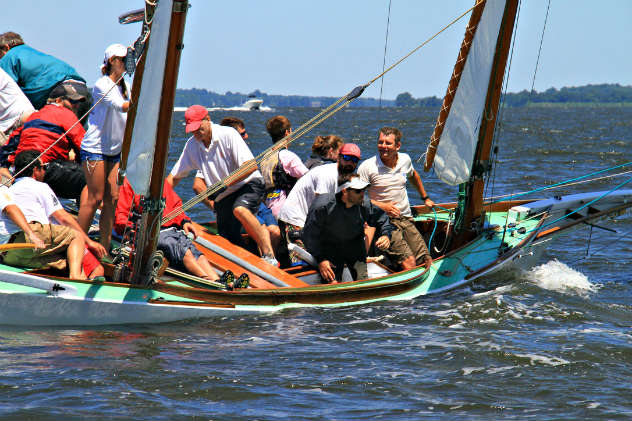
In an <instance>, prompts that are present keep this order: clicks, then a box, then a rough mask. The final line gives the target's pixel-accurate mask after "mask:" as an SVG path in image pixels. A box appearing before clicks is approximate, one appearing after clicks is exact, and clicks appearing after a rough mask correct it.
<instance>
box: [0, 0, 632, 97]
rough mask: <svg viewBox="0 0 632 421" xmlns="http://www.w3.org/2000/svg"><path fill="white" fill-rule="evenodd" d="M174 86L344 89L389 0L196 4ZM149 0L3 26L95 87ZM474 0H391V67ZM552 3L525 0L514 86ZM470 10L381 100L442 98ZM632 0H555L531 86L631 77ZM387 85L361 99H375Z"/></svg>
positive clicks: (73, 6) (84, 6) (17, 6)
mask: <svg viewBox="0 0 632 421" xmlns="http://www.w3.org/2000/svg"><path fill="white" fill-rule="evenodd" d="M190 3H191V5H192V7H191V9H190V10H189V15H188V17H187V28H186V33H185V38H184V44H185V49H184V51H183V55H182V63H181V70H180V75H179V81H178V86H179V87H180V88H193V87H196V88H203V89H208V90H212V91H215V92H220V93H223V92H226V91H232V92H242V93H249V92H251V91H253V90H255V89H259V90H261V91H262V92H266V93H269V94H284V95H313V96H316V95H323V96H342V95H344V94H345V93H346V92H348V91H349V90H350V89H351V88H353V87H354V86H356V85H358V84H362V83H366V82H367V81H368V80H370V79H372V78H373V77H374V76H376V75H377V74H379V73H380V72H381V69H382V60H383V53H384V38H385V31H386V20H387V11H388V0H380V1H377V0H336V1H333V0H319V1H317V2H316V1H312V2H307V1H296V0H294V1H290V0H280V1H275V0H271V1H265V2H263V1H255V0H231V1H224V2H211V1H208V0H191V1H190ZM143 4H144V3H143V2H142V1H138V0H135V1H131V0H108V1H105V2H96V1H88V0H64V1H50V0H21V1H20V2H13V3H12V5H11V7H10V8H3V11H2V17H0V23H1V25H0V30H2V32H4V31H6V30H11V31H15V32H18V33H20V34H21V35H22V36H23V38H24V39H25V42H26V43H27V44H30V45H31V46H33V47H35V48H37V49H39V50H41V51H44V52H47V53H49V54H52V55H55V56H57V57H59V58H62V59H64V60H66V61H67V62H68V63H70V64H71V65H73V66H74V67H75V68H76V69H77V70H78V71H79V72H80V74H82V75H84V77H86V79H87V80H88V84H89V85H92V84H93V83H94V81H95V80H96V79H97V78H98V77H99V75H100V73H99V65H100V63H101V60H102V57H103V51H104V49H105V47H107V45H109V44H110V43H113V42H120V43H123V44H126V45H128V44H131V43H132V42H133V41H134V40H135V39H136V37H137V36H138V32H139V30H140V25H139V24H133V25H125V26H123V25H119V24H118V20H117V18H118V16H119V15H120V14H121V13H123V12H125V11H128V10H132V9H138V8H141V7H143ZM473 4H474V1H473V0H467V1H465V0H432V1H431V0H392V6H391V18H390V29H389V46H388V51H387V66H388V63H392V62H394V61H396V60H397V59H398V58H400V57H401V56H403V55H404V54H406V52H407V51H409V50H410V49H412V48H414V47H416V46H417V45H418V44H420V43H421V42H423V41H424V40H426V39H427V38H429V37H430V36H431V35H433V34H434V33H435V32H437V31H438V30H439V29H441V28H442V27H443V26H444V25H445V24H447V23H448V22H450V21H451V20H452V19H453V18H455V17H457V16H459V15H460V14H461V13H462V12H464V11H466V10H467V9H469V8H470V7H471V6H472V5H473ZM546 8H547V1H545V0H526V1H525V0H523V5H522V7H521V11H520V14H521V20H520V21H519V23H518V32H517V33H518V38H517V41H516V51H515V53H514V56H513V62H512V73H511V76H510V82H509V91H510V92H516V91H519V90H522V89H529V88H530V87H531V83H532V78H533V73H534V69H535V64H536V58H537V54H538V48H539V43H540V36H541V33H542V28H543V24H544V17H545V14H546ZM467 19H468V17H466V18H464V19H463V20H462V21H460V22H459V23H458V24H456V25H455V26H454V27H453V28H451V29H449V30H448V31H446V32H445V33H444V34H442V35H441V36H440V37H439V38H438V39H437V40H435V41H434V42H432V43H431V44H430V45H429V46H427V47H424V48H422V49H421V50H420V51H419V52H418V53H417V54H416V55H415V56H413V57H412V58H410V59H409V60H407V61H406V62H404V63H403V64H402V66H400V67H399V68H396V69H395V70H393V71H392V72H391V73H389V74H388V75H387V76H386V78H385V80H384V88H383V89H384V93H383V98H386V99H394V98H395V97H396V96H397V94H399V93H401V92H406V91H407V92H410V93H411V94H412V95H413V96H415V97H424V96H431V95H436V96H440V97H441V96H443V94H444V92H445V89H446V86H447V83H448V80H449V77H450V73H451V71H452V67H453V65H454V61H455V59H456V55H457V52H458V48H459V46H460V43H461V39H462V36H463V31H464V28H465V25H466V23H467ZM630 21H632V2H631V1H628V0H604V1H603V2H595V1H593V0H552V1H551V9H550V13H549V20H548V24H547V30H546V32H545V35H544V44H543V47H542V55H541V58H540V65H539V69H538V73H537V77H536V81H535V89H536V90H538V91H542V90H545V89H548V88H550V87H556V88H561V87H564V86H579V85H585V84H589V83H593V84H595V83H620V84H622V85H632V63H631V61H632V58H631V57H632V54H630V45H632V30H630V29H629V25H630ZM379 94H380V84H379V81H378V82H376V83H375V84H374V85H373V86H372V87H371V88H370V89H369V90H367V92H366V93H365V94H364V96H369V97H378V96H379Z"/></svg>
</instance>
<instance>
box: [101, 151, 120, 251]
mask: <svg viewBox="0 0 632 421" xmlns="http://www.w3.org/2000/svg"><path fill="white" fill-rule="evenodd" d="M104 163H105V175H106V177H107V180H106V182H105V186H104V187H105V189H104V192H103V209H102V210H101V217H100V218H99V230H100V232H101V244H102V245H103V247H105V249H106V250H108V251H109V250H110V241H111V239H112V225H114V212H115V211H116V203H117V202H118V189H119V186H118V184H117V183H116V179H117V177H118V168H119V163H118V162H109V161H104Z"/></svg>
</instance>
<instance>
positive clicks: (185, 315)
mask: <svg viewBox="0 0 632 421" xmlns="http://www.w3.org/2000/svg"><path fill="white" fill-rule="evenodd" d="M498 217H499V218H500V217H501V215H500V214H499V216H498ZM530 226H532V227H537V221H536V222H530ZM535 233H536V231H532V232H529V233H526V234H524V235H521V236H517V237H512V239H511V240H510V243H511V244H512V247H511V248H510V249H509V250H508V251H506V252H505V253H502V254H501V255H499V254H498V252H497V251H496V249H495V247H497V246H498V245H499V244H501V243H502V241H503V240H502V235H501V233H500V232H498V231H497V230H496V229H493V230H491V231H490V232H488V233H485V235H481V236H480V237H479V238H477V239H475V240H474V241H472V242H471V243H469V244H468V245H466V246H464V247H462V248H461V249H459V250H455V251H454V252H453V253H450V254H448V255H447V256H445V257H443V258H441V259H438V260H436V261H435V262H434V264H433V266H432V267H431V268H430V269H428V270H427V269H425V268H424V267H418V268H415V269H412V270H409V271H404V272H398V273H391V274H388V275H386V276H381V277H377V278H373V279H368V280H360V281H355V282H346V283H339V284H319V285H308V284H305V283H304V282H302V281H301V280H300V279H299V278H298V277H295V276H293V275H291V274H288V273H287V272H285V271H282V270H280V269H278V268H274V267H271V266H269V265H267V264H265V263H264V262H263V261H262V260H261V259H259V258H257V257H256V256H252V255H249V254H248V253H247V252H246V251H245V250H242V249H239V250H237V248H235V247H234V246H232V247H230V249H229V250H225V251H226V252H227V253H228V254H227V255H229V256H230V255H231V254H235V253H237V252H239V253H241V257H242V258H243V259H244V260H245V261H246V262H247V263H250V264H252V265H255V266H257V267H258V268H259V269H263V270H267V272H268V275H269V276H270V277H272V278H275V276H277V275H278V276H279V279H280V280H282V281H284V282H286V283H287V282H290V281H289V279H290V278H294V281H292V282H291V283H293V284H294V285H293V286H288V287H277V286H274V285H272V286H269V285H264V286H263V287H260V288H248V289H242V290H236V291H221V290H214V289H209V288H205V287H203V286H197V287H194V286H190V285H187V284H186V283H185V282H184V281H182V280H174V279H167V278H165V279H163V280H162V281H160V282H158V283H156V284H155V285H154V286H152V287H151V288H142V287H135V286H130V285H128V284H115V283H111V282H103V283H94V282H90V281H76V280H70V279H66V278H52V277H48V278H46V277H42V276H33V275H32V274H27V273H20V272H18V271H16V270H15V269H11V268H9V267H3V268H0V324H4V325H55V326H68V325H71V326H72V325H82V326H88V325H110V324H129V323H141V324H146V323H165V322H173V321H177V320H184V319H194V318H210V317H218V316H219V317H227V316H239V315H244V314H259V313H265V312H274V311H279V310H282V309H286V308H292V307H312V306H319V307H339V306H349V305H361V304H366V303H370V302H376V301H392V300H408V299H412V298H415V297H418V296H423V295H432V294H438V293H444V292H446V291H449V290H452V289H454V288H458V287H459V286H461V285H464V284H467V283H470V282H472V281H473V280H474V279H477V278H479V277H481V276H485V275H487V274H490V273H493V272H494V271H496V270H500V269H501V268H503V267H505V266H506V265H508V264H510V263H511V262H512V261H513V260H514V259H515V258H516V256H518V255H519V251H520V250H521V249H522V248H523V247H525V246H527V245H528V244H529V243H530V242H531V241H532V240H533V238H534V236H535ZM204 236H205V237H208V238H211V239H213V240H218V241H219V243H220V244H221V242H222V240H221V239H219V238H213V237H216V236H213V235H212V234H210V233H205V234H204ZM200 248H201V249H202V250H203V251H205V252H207V253H208V252H209V251H208V250H206V249H205V248H204V247H202V246H200ZM225 260H226V261H228V259H225ZM214 263H215V262H214ZM224 263H226V262H224ZM233 264H234V263H233ZM266 265H267V266H268V267H266ZM280 274H282V275H280ZM272 280H274V279H272ZM36 281H37V282H36ZM265 282H267V281H265ZM301 284H302V285H303V286H300V285H301Z"/></svg>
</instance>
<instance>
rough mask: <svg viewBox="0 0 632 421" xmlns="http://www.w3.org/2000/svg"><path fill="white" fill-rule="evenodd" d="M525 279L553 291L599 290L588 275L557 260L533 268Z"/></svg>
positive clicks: (579, 291)
mask: <svg viewBox="0 0 632 421" xmlns="http://www.w3.org/2000/svg"><path fill="white" fill-rule="evenodd" d="M525 277H526V278H527V279H528V280H529V281H531V282H533V283H535V284H536V285H538V286H539V287H540V288H544V289H547V290H551V291H558V292H564V293H566V292H576V293H591V292H595V291H596V290H597V286H596V285H595V284H592V283H591V282H590V281H589V280H588V277H586V275H584V274H583V273H581V272H578V271H576V270H575V269H573V268H571V267H569V266H567V265H566V264H564V263H562V262H560V261H559V260H556V259H555V260H551V261H549V262H547V263H545V264H543V265H540V266H536V267H534V268H532V269H531V270H529V271H528V272H526V274H525Z"/></svg>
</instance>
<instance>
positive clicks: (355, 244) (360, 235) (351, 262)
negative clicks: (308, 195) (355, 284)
mask: <svg viewBox="0 0 632 421" xmlns="http://www.w3.org/2000/svg"><path fill="white" fill-rule="evenodd" d="M348 180H349V181H346V182H344V178H342V179H341V180H340V181H339V182H340V183H341V184H340V187H338V189H337V193H336V194H335V195H333V194H328V195H321V196H318V197H317V198H316V199H314V202H313V203H312V205H311V206H310V208H309V212H308V213H307V220H306V221H305V227H304V228H303V241H304V242H305V246H306V247H307V251H308V252H309V253H311V254H312V256H313V257H314V259H316V261H317V262H318V270H319V272H320V275H321V276H322V277H323V279H324V280H325V281H326V282H330V283H336V282H338V281H340V280H341V279H342V271H343V270H344V268H345V266H347V268H348V269H349V271H350V272H351V276H352V277H353V280H354V281H355V280H357V279H366V278H367V266H366V257H367V250H366V244H365V241H364V232H365V225H368V226H371V227H375V228H377V233H376V235H377V236H378V238H377V240H376V241H375V245H376V247H378V248H379V249H383V250H385V249H387V248H388V247H389V245H390V239H389V237H390V236H391V232H392V231H393V226H392V225H391V224H390V223H389V221H388V216H386V214H385V213H384V212H383V211H382V210H380V209H379V208H378V207H376V206H373V205H372V204H371V203H370V202H369V201H368V200H364V191H365V189H366V188H367V186H368V185H369V183H367V182H365V181H362V180H361V179H360V178H359V177H358V176H357V175H356V174H352V175H351V176H350V177H348Z"/></svg>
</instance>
